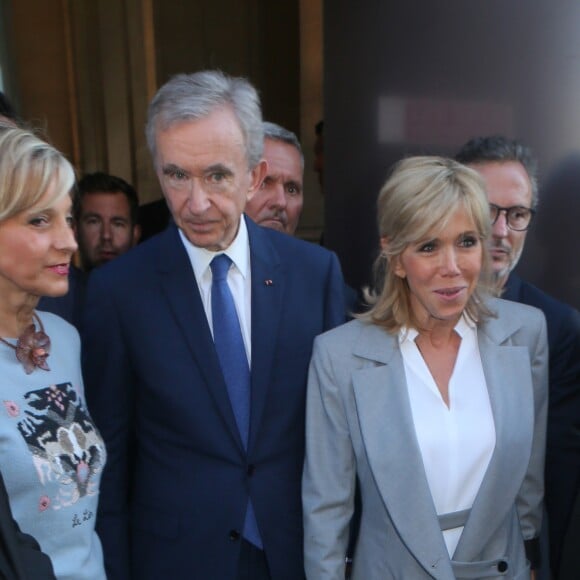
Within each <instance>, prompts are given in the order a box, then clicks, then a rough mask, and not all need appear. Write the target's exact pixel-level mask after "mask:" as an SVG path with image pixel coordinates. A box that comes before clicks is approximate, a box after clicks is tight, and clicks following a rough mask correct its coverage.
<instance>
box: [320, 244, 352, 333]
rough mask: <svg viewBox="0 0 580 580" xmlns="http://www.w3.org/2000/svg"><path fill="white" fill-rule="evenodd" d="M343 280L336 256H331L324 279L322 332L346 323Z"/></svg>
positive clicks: (346, 308)
mask: <svg viewBox="0 0 580 580" xmlns="http://www.w3.org/2000/svg"><path fill="white" fill-rule="evenodd" d="M344 288H345V285H344V279H343V277H342V272H341V269H340V264H339V262H338V258H337V257H336V254H334V253H333V254H331V258H330V266H329V268H328V275H327V278H326V306H325V312H324V330H330V329H331V328H334V327H335V326H339V325H340V324H343V323H344V322H345V321H346V316H347V310H348V307H349V305H348V303H347V300H346V298H345V292H344Z"/></svg>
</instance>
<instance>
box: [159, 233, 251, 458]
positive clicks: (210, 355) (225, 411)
mask: <svg viewBox="0 0 580 580" xmlns="http://www.w3.org/2000/svg"><path fill="white" fill-rule="evenodd" d="M160 236H163V238H162V239H161V240H160V242H161V243H160V246H159V253H158V256H157V269H158V272H159V275H160V276H159V278H160V282H161V289H162V293H163V296H164V298H165V300H166V301H167V303H168V305H169V309H170V311H171V313H172V315H173V320H174V322H175V324H176V326H177V328H178V329H179V331H180V332H181V334H182V336H183V338H184V339H185V342H186V344H187V345H188V347H189V350H190V352H191V354H192V357H193V359H194V360H195V362H196V366H197V368H198V370H199V372H200V373H201V375H202V376H203V378H204V380H205V383H206V385H207V388H208V390H209V392H210V393H211V396H212V397H213V398H214V400H215V402H216V405H217V408H218V410H219V413H220V415H221V417H222V419H223V421H224V422H225V424H226V426H227V429H228V430H229V431H230V433H231V434H232V436H233V437H234V439H235V442H236V443H237V445H238V446H239V448H240V449H241V450H243V448H244V446H243V443H242V440H241V437H240V433H239V431H238V428H237V425H236V420H235V417H234V413H233V410H232V406H231V403H230V399H229V396H228V392H227V387H226V384H225V381H224V378H223V374H222V371H221V368H220V365H219V361H218V358H217V354H216V351H215V347H214V343H213V338H212V336H211V331H210V328H209V324H208V322H207V317H206V315H205V310H204V308H203V304H202V301H201V297H200V295H199V290H198V287H197V281H196V279H195V275H194V273H193V268H192V267H191V262H190V261H189V258H188V256H187V252H186V251H185V248H184V247H183V243H182V241H181V239H180V237H179V233H178V231H177V228H176V227H169V228H168V229H167V230H165V232H163V233H162V234H160ZM184 380H187V378H186V377H184Z"/></svg>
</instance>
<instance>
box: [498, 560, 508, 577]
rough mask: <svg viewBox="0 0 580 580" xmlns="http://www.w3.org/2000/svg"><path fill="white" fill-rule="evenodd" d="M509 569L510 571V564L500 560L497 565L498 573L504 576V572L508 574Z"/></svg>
mask: <svg viewBox="0 0 580 580" xmlns="http://www.w3.org/2000/svg"><path fill="white" fill-rule="evenodd" d="M507 569H508V563H507V562H506V561H505V560H500V561H499V562H498V563H497V571H498V572H499V573H500V574H503V573H504V572H507Z"/></svg>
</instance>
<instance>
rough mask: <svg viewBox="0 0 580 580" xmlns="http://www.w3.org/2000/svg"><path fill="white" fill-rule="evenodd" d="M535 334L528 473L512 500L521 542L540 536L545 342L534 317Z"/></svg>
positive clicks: (545, 404)
mask: <svg viewBox="0 0 580 580" xmlns="http://www.w3.org/2000/svg"><path fill="white" fill-rule="evenodd" d="M537 320H538V324H537V325H536V331H535V333H530V334H531V335H532V339H531V340H530V341H529V349H530V362H531V371H532V384H533V389H534V413H535V417H534V431H533V439H532V451H531V456H530V462H529V465H528V470H527V472H526V475H525V477H524V481H523V483H522V486H521V488H520V490H519V493H518V496H517V498H516V505H517V509H518V515H519V519H520V525H521V528H522V534H523V537H524V540H526V541H529V540H532V539H534V538H537V537H538V535H539V533H540V526H541V523H542V511H543V496H544V457H545V449H546V421H547V413H548V339H547V332H546V320H545V318H544V316H543V315H540V316H538V318H537ZM529 546H530V544H529V543H528V544H527V547H529Z"/></svg>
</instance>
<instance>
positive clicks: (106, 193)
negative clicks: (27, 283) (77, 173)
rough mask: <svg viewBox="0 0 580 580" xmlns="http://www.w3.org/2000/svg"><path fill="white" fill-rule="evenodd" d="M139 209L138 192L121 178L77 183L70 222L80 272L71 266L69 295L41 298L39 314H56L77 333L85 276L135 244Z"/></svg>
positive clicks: (90, 177)
mask: <svg viewBox="0 0 580 580" xmlns="http://www.w3.org/2000/svg"><path fill="white" fill-rule="evenodd" d="M138 208H139V199H138V196H137V192H136V191H135V189H134V188H133V187H132V186H131V185H130V184H128V183H127V182H126V181H125V180H124V179H121V178H120V177H116V176H114V175H108V174H106V173H102V172H97V173H88V174H86V175H85V176H84V177H83V178H82V179H81V180H80V181H79V183H78V185H77V188H76V191H75V192H74V196H73V218H74V228H75V235H76V238H77V242H78V245H79V253H80V259H81V268H82V269H79V268H77V267H76V266H74V265H72V264H71V267H70V270H69V289H68V292H67V293H66V294H65V295H64V296H59V297H58V298H53V297H48V296H43V297H42V298H41V299H40V302H39V304H38V308H39V310H44V311H47V312H52V313H54V314H58V315H59V316H61V317H62V318H64V319H65V320H67V321H68V322H70V323H71V324H73V325H74V326H76V327H77V329H80V325H81V319H82V312H83V307H84V298H85V290H86V285H87V276H88V274H89V272H91V270H93V269H94V268H96V267H98V266H101V265H103V264H105V263H107V262H110V261H111V260H113V259H114V258H117V257H118V256H120V255H122V254H124V253H125V252H127V251H129V250H130V249H131V248H132V247H133V246H135V244H137V242H138V241H139V235H140V229H139V225H138V223H137V211H138Z"/></svg>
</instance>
